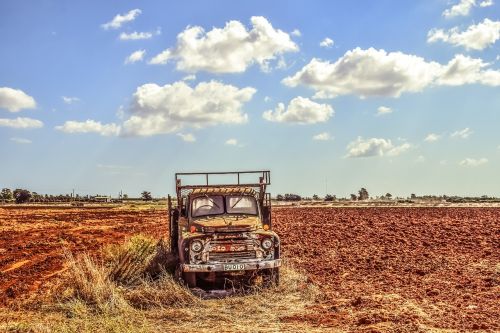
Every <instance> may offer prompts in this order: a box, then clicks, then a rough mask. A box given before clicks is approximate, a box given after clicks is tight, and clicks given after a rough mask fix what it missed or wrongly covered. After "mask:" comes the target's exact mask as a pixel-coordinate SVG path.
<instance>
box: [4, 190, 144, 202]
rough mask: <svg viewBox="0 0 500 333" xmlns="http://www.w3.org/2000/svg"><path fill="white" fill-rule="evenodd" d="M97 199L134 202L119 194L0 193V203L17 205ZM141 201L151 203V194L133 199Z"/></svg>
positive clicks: (11, 191)
mask: <svg viewBox="0 0 500 333" xmlns="http://www.w3.org/2000/svg"><path fill="white" fill-rule="evenodd" d="M98 198H109V199H110V201H115V202H119V201H123V200H129V199H130V200H134V198H129V196H128V195H127V194H120V195H119V197H118V198H117V199H116V198H111V197H108V196H104V195H94V196H92V195H79V194H75V195H73V194H58V195H53V194H39V193H37V192H31V191H29V190H26V189H19V188H18V189H15V190H11V189H9V188H3V189H2V190H1V191H0V202H15V203H17V204H21V203H28V202H38V203H43V202H72V201H79V202H96V201H98ZM138 199H139V200H143V201H151V200H153V197H152V195H151V192H149V191H143V192H142V193H141V195H140V198H135V200H138Z"/></svg>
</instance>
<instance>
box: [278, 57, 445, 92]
mask: <svg viewBox="0 0 500 333" xmlns="http://www.w3.org/2000/svg"><path fill="white" fill-rule="evenodd" d="M439 68H440V66H439V64H437V63H427V62H426V61H425V60H424V59H423V58H420V57H417V56H414V55H407V54H404V53H401V52H391V53H387V52H386V51H384V50H375V49H373V48H370V49H368V50H362V49H360V48H356V49H354V50H351V51H347V52H346V53H345V54H344V56H343V57H341V58H339V59H338V60H337V61H336V62H335V63H330V62H328V61H321V60H319V59H315V58H313V59H312V60H311V62H309V64H307V65H305V66H304V67H303V68H302V69H301V70H300V71H298V72H297V73H296V74H295V75H293V76H290V77H287V78H285V79H284V80H283V83H284V84H286V85H288V86H291V87H295V86H297V85H299V84H303V85H306V86H310V87H312V88H314V89H316V90H317V93H316V96H315V97H318V98H321V97H335V96H338V95H346V94H358V95H360V96H362V97H366V96H394V97H398V96H399V95H401V93H403V92H406V91H409V92H416V91H420V90H422V89H423V88H424V87H426V86H427V85H429V84H430V83H431V82H432V81H433V79H434V76H435V72H436V71H437V70H439Z"/></svg>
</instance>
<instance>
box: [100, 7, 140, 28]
mask: <svg viewBox="0 0 500 333" xmlns="http://www.w3.org/2000/svg"><path fill="white" fill-rule="evenodd" d="M141 12H142V11H141V10H140V9H132V10H131V11H129V12H128V13H126V14H123V15H120V14H118V15H116V16H115V17H114V18H113V19H112V20H111V21H109V22H108V23H104V24H102V25H101V27H102V28H103V29H104V30H108V29H118V28H120V27H121V26H122V25H124V24H125V23H127V22H131V21H133V20H135V19H136V17H137V16H139V14H141Z"/></svg>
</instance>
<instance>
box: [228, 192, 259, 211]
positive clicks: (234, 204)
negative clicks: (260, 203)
mask: <svg viewBox="0 0 500 333" xmlns="http://www.w3.org/2000/svg"><path fill="white" fill-rule="evenodd" d="M226 211H227V213H228V214H250V215H257V202H256V201H255V198H254V197H252V196H249V195H228V196H226Z"/></svg>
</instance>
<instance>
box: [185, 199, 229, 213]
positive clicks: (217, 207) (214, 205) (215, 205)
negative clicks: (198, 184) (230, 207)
mask: <svg viewBox="0 0 500 333" xmlns="http://www.w3.org/2000/svg"><path fill="white" fill-rule="evenodd" d="M223 213H224V199H223V198H222V195H211V196H208V195H206V196H204V197H197V198H195V199H194V200H193V203H192V204H191V216H193V217H198V216H204V215H217V214H223Z"/></svg>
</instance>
